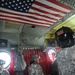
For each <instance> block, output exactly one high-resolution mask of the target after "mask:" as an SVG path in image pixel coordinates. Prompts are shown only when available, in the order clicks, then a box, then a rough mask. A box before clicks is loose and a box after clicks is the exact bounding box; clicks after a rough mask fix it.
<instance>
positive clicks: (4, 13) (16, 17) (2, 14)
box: [0, 13, 53, 24]
mask: <svg viewBox="0 0 75 75" xmlns="http://www.w3.org/2000/svg"><path fill="white" fill-rule="evenodd" d="M0 14H1V15H4V16H9V17H16V18H22V19H26V20H30V21H35V22H41V23H49V24H53V23H51V22H46V21H42V20H35V19H31V18H28V17H23V16H15V15H11V14H6V13H0Z"/></svg>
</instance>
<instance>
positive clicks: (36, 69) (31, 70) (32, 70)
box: [28, 55, 44, 75]
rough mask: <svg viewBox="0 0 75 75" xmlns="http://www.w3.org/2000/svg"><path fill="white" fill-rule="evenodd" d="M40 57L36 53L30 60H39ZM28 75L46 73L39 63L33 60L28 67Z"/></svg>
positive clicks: (42, 74)
mask: <svg viewBox="0 0 75 75" xmlns="http://www.w3.org/2000/svg"><path fill="white" fill-rule="evenodd" d="M39 59H40V57H39V56H38V55H34V56H32V58H31V60H30V61H31V62H32V61H34V60H39ZM28 75H44V73H43V71H42V67H41V66H40V65H39V64H38V63H36V64H34V62H33V63H31V65H30V66H29V67H28Z"/></svg>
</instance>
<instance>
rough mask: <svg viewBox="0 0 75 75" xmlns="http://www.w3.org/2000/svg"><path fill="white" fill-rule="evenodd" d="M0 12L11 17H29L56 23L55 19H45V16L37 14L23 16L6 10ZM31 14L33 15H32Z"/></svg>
mask: <svg viewBox="0 0 75 75" xmlns="http://www.w3.org/2000/svg"><path fill="white" fill-rule="evenodd" d="M0 12H1V13H2V15H5V14H7V15H8V14H11V15H14V16H20V17H28V18H32V17H34V19H35V18H36V19H42V20H45V21H48V22H56V20H53V18H51V19H50V18H49V17H47V16H46V17H44V16H41V15H40V16H37V15H38V14H37V15H36V14H33V13H30V14H29V15H28V14H24V15H22V14H16V13H12V12H7V11H4V10H0ZM31 14H33V15H31Z"/></svg>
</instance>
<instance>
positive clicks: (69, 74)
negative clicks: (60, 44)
mask: <svg viewBox="0 0 75 75" xmlns="http://www.w3.org/2000/svg"><path fill="white" fill-rule="evenodd" d="M57 63H58V69H59V75H75V45H74V46H72V47H69V48H63V49H61V50H60V51H59V52H58V53H57Z"/></svg>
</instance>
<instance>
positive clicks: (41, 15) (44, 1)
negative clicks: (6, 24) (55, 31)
mask: <svg viewBox="0 0 75 75" xmlns="http://www.w3.org/2000/svg"><path fill="white" fill-rule="evenodd" d="M0 3H1V4H0V20H7V21H12V22H18V23H23V24H31V25H38V26H44V27H50V26H52V25H53V24H55V23H56V22H57V21H58V20H59V19H61V18H62V17H63V16H65V15H66V14H68V13H69V12H71V10H72V8H70V7H69V6H67V5H64V4H62V3H59V2H58V1H56V0H0Z"/></svg>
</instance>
